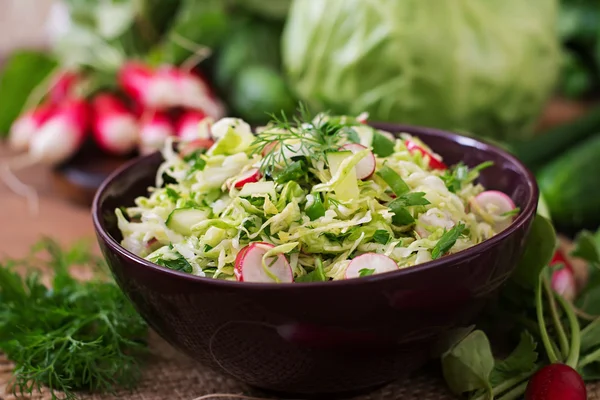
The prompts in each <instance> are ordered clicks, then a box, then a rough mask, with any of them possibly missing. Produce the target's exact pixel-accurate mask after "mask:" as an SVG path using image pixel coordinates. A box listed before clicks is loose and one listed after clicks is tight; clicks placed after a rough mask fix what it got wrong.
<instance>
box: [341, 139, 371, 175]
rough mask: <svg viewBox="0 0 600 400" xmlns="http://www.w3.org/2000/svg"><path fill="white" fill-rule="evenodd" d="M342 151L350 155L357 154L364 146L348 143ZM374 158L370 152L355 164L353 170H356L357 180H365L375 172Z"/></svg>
mask: <svg viewBox="0 0 600 400" xmlns="http://www.w3.org/2000/svg"><path fill="white" fill-rule="evenodd" d="M342 149H343V150H348V151H351V152H352V153H358V152H359V151H363V150H365V149H366V147H365V146H363V145H362V144H358V143H348V144H345V145H343V146H342ZM375 165H376V164H375V156H374V155H373V152H372V151H369V153H368V154H367V155H366V156H365V157H364V158H363V159H362V160H360V161H359V162H358V164H356V166H355V167H354V169H355V170H356V177H357V178H358V179H367V178H369V177H371V175H373V173H374V172H375Z"/></svg>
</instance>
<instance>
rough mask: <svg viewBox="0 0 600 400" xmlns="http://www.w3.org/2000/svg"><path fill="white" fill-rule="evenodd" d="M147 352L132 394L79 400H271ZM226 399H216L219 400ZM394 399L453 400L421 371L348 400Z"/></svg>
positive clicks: (598, 387)
mask: <svg viewBox="0 0 600 400" xmlns="http://www.w3.org/2000/svg"><path fill="white" fill-rule="evenodd" d="M150 348H151V354H150V356H149V357H148V361H147V364H146V366H145V367H144V372H143V377H142V379H141V381H140V382H139V385H138V386H137V389H136V390H134V391H133V392H128V391H122V392H119V393H117V395H116V396H112V395H91V394H81V395H80V398H81V399H82V400H108V399H124V400H193V399H196V398H198V397H200V396H206V395H209V394H213V393H232V394H244V395H247V396H254V397H261V398H265V399H269V398H271V399H272V398H274V397H270V396H269V395H268V394H265V393H261V392H259V391H257V390H256V389H252V388H250V387H248V386H247V385H245V384H243V383H241V382H238V381H236V380H235V379H233V378H231V377H228V376H226V375H223V374H221V373H218V372H214V371H212V370H211V369H209V368H206V367H204V366H202V365H201V364H199V363H197V362H195V361H193V360H191V359H190V358H187V357H186V356H184V355H182V354H180V353H179V352H177V351H176V350H174V349H173V348H172V347H171V346H169V345H168V344H167V343H165V342H164V341H163V340H161V339H160V338H158V337H157V336H156V335H155V334H151V338H150ZM0 357H1V356H0ZM11 368H12V366H11V364H10V363H9V362H8V361H7V360H6V359H4V358H0V400H15V397H13V395H12V394H11V393H10V392H11V391H10V389H9V385H10V380H11ZM19 398H20V397H19ZM50 398H51V397H50V396H49V395H48V394H38V395H35V396H31V397H27V399H31V400H48V399H50ZM227 398H228V397H226V398H223V397H220V398H219V399H227ZM588 398H589V399H592V400H593V399H596V400H600V383H594V384H590V385H588ZM204 399H206V400H209V399H211V398H209V397H206V398H203V400H204ZM214 399H216V398H214ZM229 399H232V400H233V398H229ZM396 399H402V400H434V399H435V400H455V399H456V397H454V396H452V394H450V393H449V392H448V390H447V389H446V387H445V386H444V382H443V381H442V379H441V377H440V376H439V373H436V372H435V371H433V370H424V371H420V372H418V373H415V374H413V375H412V376H410V377H408V378H405V379H402V380H399V381H397V382H394V383H391V384H389V385H387V386H385V387H383V388H380V389H377V390H375V391H373V392H371V393H369V394H365V395H360V396H357V397H352V398H351V400H396ZM349 400H350V399H349Z"/></svg>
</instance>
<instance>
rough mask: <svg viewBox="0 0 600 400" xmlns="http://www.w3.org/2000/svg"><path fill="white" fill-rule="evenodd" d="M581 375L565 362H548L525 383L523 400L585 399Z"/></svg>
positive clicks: (585, 390)
mask: <svg viewBox="0 0 600 400" xmlns="http://www.w3.org/2000/svg"><path fill="white" fill-rule="evenodd" d="M586 399H587V389H586V387H585V383H584V382H583V379H582V378H581V375H579V373H577V371H575V370H574V369H573V368H571V367H569V366H568V365H565V364H550V365H546V366H545V367H543V368H541V369H540V370H539V371H537V372H536V373H535V374H534V375H533V376H532V377H531V378H530V379H529V382H528V383H527V389H526V391H525V400H586Z"/></svg>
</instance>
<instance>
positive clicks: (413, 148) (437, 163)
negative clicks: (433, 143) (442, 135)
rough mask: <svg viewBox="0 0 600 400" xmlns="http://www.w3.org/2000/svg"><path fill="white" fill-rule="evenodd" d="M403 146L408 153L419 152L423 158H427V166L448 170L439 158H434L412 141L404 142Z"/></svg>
mask: <svg viewBox="0 0 600 400" xmlns="http://www.w3.org/2000/svg"><path fill="white" fill-rule="evenodd" d="M404 144H405V145H406V148H407V149H408V151H410V152H411V153H414V152H419V153H421V155H422V156H423V157H427V158H428V159H429V166H430V167H431V168H433V169H448V167H447V166H446V164H444V163H443V162H442V160H440V159H439V158H437V157H436V156H434V155H433V154H431V153H430V152H429V151H427V150H425V149H424V148H423V147H421V146H419V145H418V144H416V143H415V142H413V141H412V140H406V141H405V142H404Z"/></svg>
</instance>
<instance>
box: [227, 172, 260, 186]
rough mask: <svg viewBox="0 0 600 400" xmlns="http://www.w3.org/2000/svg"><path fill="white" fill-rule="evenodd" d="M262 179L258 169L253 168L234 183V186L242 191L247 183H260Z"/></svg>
mask: <svg viewBox="0 0 600 400" xmlns="http://www.w3.org/2000/svg"><path fill="white" fill-rule="evenodd" d="M260 178H261V174H260V171H259V170H258V168H251V169H249V170H248V171H246V172H244V173H243V174H242V175H241V176H240V177H239V178H237V179H236V180H235V181H233V183H232V186H233V187H235V188H236V189H241V188H243V187H244V185H245V184H246V183H254V182H258V181H259V180H260Z"/></svg>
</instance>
